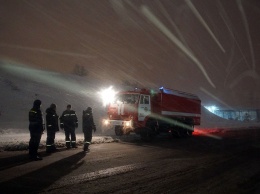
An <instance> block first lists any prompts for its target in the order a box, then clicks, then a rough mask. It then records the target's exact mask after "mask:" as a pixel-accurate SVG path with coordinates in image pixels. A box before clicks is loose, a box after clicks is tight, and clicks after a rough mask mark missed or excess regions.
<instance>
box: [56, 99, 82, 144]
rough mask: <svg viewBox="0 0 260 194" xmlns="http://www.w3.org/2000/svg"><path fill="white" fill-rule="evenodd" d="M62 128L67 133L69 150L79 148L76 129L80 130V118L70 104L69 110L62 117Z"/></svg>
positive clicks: (66, 139)
mask: <svg viewBox="0 0 260 194" xmlns="http://www.w3.org/2000/svg"><path fill="white" fill-rule="evenodd" d="M60 128H61V129H64V131H65V141H66V147H67V149H70V148H71V147H72V148H77V145H76V134H75V129H76V128H78V118H77V115H76V112H75V111H74V110H72V109H71V105H70V104H68V105H67V109H66V110H65V111H63V113H62V115H61V117H60Z"/></svg>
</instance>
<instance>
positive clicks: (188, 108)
mask: <svg viewBox="0 0 260 194" xmlns="http://www.w3.org/2000/svg"><path fill="white" fill-rule="evenodd" d="M107 117H108V118H107V119H105V120H104V123H105V125H109V126H110V127H111V128H113V129H114V130H115V134H116V135H118V136H121V135H124V134H129V133H131V132H135V133H136V134H139V135H140V136H141V138H142V139H146V140H148V139H151V138H153V137H155V136H156V135H158V134H160V133H171V134H172V135H173V136H191V135H192V133H193V131H194V126H195V125H200V117H201V100H200V99H199V98H198V96H196V95H194V94H190V93H186V92H181V91H178V90H172V89H167V88H163V87H161V88H160V89H159V90H157V91H155V90H147V89H141V90H134V91H122V92H119V93H117V95H116V97H115V99H114V101H113V102H112V103H110V104H108V106H107Z"/></svg>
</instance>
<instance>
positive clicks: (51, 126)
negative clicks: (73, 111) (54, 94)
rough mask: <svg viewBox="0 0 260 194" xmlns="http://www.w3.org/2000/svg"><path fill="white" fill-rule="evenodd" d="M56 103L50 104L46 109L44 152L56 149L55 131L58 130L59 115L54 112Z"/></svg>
mask: <svg viewBox="0 0 260 194" xmlns="http://www.w3.org/2000/svg"><path fill="white" fill-rule="evenodd" d="M56 107H57V106H56V104H51V105H50V107H49V108H47V109H46V127H47V140H46V152H47V153H51V152H55V151H58V150H57V148H56V146H55V144H54V139H55V133H56V132H57V131H59V123H58V122H59V121H58V119H59V116H58V115H57V113H56Z"/></svg>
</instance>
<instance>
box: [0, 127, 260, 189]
mask: <svg viewBox="0 0 260 194" xmlns="http://www.w3.org/2000/svg"><path fill="white" fill-rule="evenodd" d="M259 150H260V130H259V129H247V130H212V131H211V132H210V133H205V132H204V133H201V132H197V133H195V134H194V136H193V137H192V138H182V139H174V138H170V137H168V136H161V137H159V138H158V139H156V140H155V141H154V142H152V143H145V142H142V141H140V140H139V139H137V138H132V137H131V136H130V137H127V138H122V139H121V141H120V142H117V143H115V142H113V143H103V144H93V145H91V151H90V152H88V153H84V152H82V147H79V148H78V149H74V150H65V149H62V150H61V151H60V152H57V153H53V154H51V155H46V154H45V153H44V150H42V155H43V160H42V161H37V162H34V161H33V162H32V161H29V160H28V158H27V152H26V151H15V152H10V151H8V152H0V164H1V168H0V180H1V183H0V188H1V193H17V192H19V193H259V191H260V181H259V178H260V166H259V163H260V158H259Z"/></svg>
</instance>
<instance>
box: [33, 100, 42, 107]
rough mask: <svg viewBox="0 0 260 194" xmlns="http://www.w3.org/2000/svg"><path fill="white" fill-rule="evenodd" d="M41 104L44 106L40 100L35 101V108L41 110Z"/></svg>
mask: <svg viewBox="0 0 260 194" xmlns="http://www.w3.org/2000/svg"><path fill="white" fill-rule="evenodd" d="M41 104H42V102H41V101H40V100H35V101H34V102H33V107H37V108H39V107H40V106H41Z"/></svg>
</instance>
